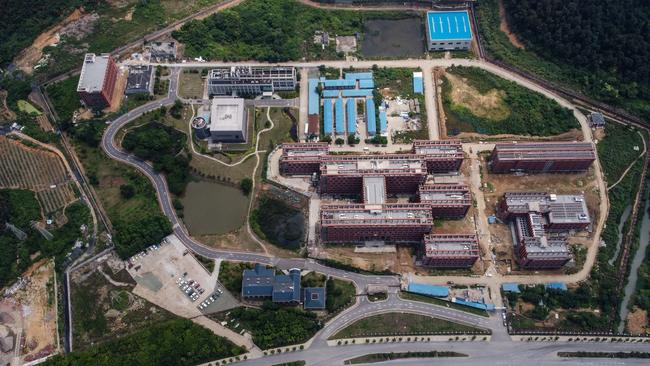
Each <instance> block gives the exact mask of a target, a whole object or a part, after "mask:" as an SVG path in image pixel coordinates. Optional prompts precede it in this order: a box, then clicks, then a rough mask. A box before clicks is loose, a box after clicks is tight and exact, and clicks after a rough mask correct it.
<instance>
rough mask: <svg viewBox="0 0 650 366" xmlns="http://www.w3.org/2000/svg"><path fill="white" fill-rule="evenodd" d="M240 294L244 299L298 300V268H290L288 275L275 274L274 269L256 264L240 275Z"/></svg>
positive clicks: (281, 301) (296, 301)
mask: <svg viewBox="0 0 650 366" xmlns="http://www.w3.org/2000/svg"><path fill="white" fill-rule="evenodd" d="M241 288H242V290H241V295H242V298H245V299H253V300H261V299H265V298H271V300H272V301H273V302H279V303H299V302H300V294H301V291H300V270H299V269H292V270H290V271H289V274H288V275H284V274H282V275H276V274H275V270H274V269H269V268H266V266H264V265H262V264H256V265H255V268H253V269H245V270H244V272H243V275H242V286H241Z"/></svg>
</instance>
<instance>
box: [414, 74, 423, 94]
mask: <svg viewBox="0 0 650 366" xmlns="http://www.w3.org/2000/svg"><path fill="white" fill-rule="evenodd" d="M413 92H414V93H416V94H422V93H424V85H423V84H422V77H420V76H415V74H413Z"/></svg>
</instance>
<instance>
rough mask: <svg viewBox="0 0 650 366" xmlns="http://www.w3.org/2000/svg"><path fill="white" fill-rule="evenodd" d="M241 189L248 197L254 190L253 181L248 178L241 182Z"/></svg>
mask: <svg viewBox="0 0 650 366" xmlns="http://www.w3.org/2000/svg"><path fill="white" fill-rule="evenodd" d="M239 188H240V189H241V190H242V192H244V194H245V195H246V196H248V195H249V194H250V193H251V190H252V189H253V180H252V179H250V178H248V177H246V178H244V179H242V180H241V181H240V182H239Z"/></svg>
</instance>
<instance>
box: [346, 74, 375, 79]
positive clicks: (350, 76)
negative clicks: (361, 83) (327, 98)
mask: <svg viewBox="0 0 650 366" xmlns="http://www.w3.org/2000/svg"><path fill="white" fill-rule="evenodd" d="M345 78H346V79H348V80H367V79H370V80H372V72H346V73H345Z"/></svg>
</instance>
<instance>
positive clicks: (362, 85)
mask: <svg viewBox="0 0 650 366" xmlns="http://www.w3.org/2000/svg"><path fill="white" fill-rule="evenodd" d="M374 87H375V82H374V81H372V79H364V80H359V89H372V88H374Z"/></svg>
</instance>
